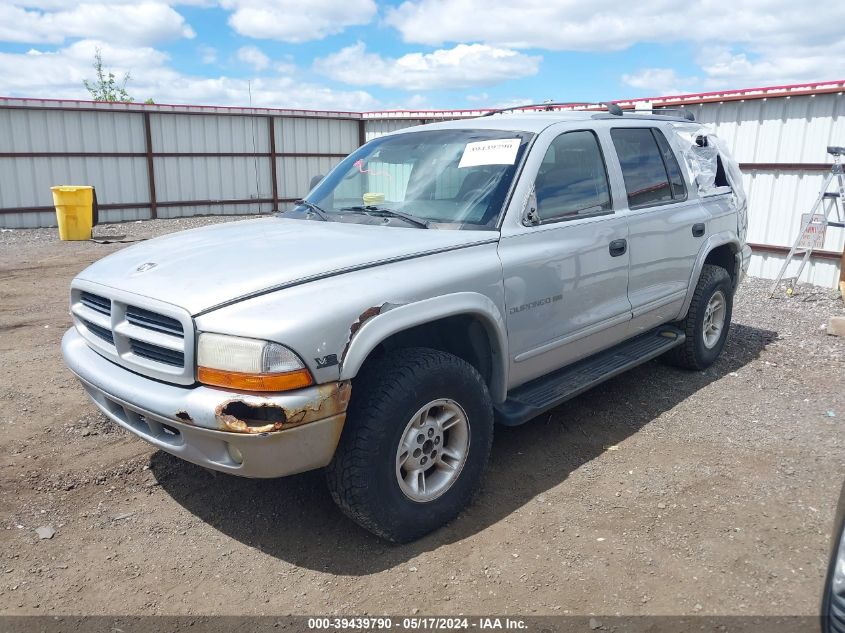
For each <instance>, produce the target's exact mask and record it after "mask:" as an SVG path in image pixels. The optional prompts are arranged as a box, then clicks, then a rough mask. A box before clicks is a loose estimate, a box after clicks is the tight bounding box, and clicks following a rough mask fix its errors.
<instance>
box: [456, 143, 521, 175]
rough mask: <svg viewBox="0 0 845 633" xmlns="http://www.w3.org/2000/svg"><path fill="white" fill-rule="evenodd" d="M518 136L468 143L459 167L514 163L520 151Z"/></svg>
mask: <svg viewBox="0 0 845 633" xmlns="http://www.w3.org/2000/svg"><path fill="white" fill-rule="evenodd" d="M519 142H520V141H519V139H518V138H503V139H498V140H495V141H478V142H477V143H467V146H466V147H465V148H464V154H463V156H461V162H460V163H458V167H459V168H460V167H476V166H478V165H513V164H514V162H515V161H516V153H517V152H518V151H519Z"/></svg>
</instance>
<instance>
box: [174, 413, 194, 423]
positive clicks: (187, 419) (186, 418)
mask: <svg viewBox="0 0 845 633" xmlns="http://www.w3.org/2000/svg"><path fill="white" fill-rule="evenodd" d="M176 418H177V419H178V420H179V421H180V422H184V423H185V424H193V423H194V419H193V418H192V417H191V414H190V413H188V412H187V411H177V412H176Z"/></svg>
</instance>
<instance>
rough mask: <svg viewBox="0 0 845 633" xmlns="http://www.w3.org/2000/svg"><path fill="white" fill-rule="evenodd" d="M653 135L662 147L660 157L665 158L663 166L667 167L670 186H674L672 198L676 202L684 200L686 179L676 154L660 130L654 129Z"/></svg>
mask: <svg viewBox="0 0 845 633" xmlns="http://www.w3.org/2000/svg"><path fill="white" fill-rule="evenodd" d="M651 133H652V134H654V138H655V139H656V140H657V145H658V147H660V155H661V156H662V157H663V164H664V165H665V166H666V173H667V174H668V175H669V184H670V185H672V198H673V199H675V200H683V199H684V198H686V197H687V187H686V185H685V184H684V177H683V176H682V175H681V167H680V165H678V159H677V158H675V152H673V151H672V147H671V146H670V145H669V142H668V141H667V140H666V137H665V136H663V132H661V131H660V130H655V129H652V130H651Z"/></svg>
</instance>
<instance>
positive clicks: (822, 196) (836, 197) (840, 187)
mask: <svg viewBox="0 0 845 633" xmlns="http://www.w3.org/2000/svg"><path fill="white" fill-rule="evenodd" d="M827 153H828V154H830V155H832V156H833V165H832V166H831V169H830V172H829V173H828V174H827V175H826V176H825V179H824V182H823V184H822V187H821V190H820V191H819V195H818V197H817V198H816V201H815V203H814V204H813V208H812V209H810V212H809V213H806V214H804V215H803V216H802V220H801V229H800V231H799V232H798V237H797V238H796V239H795V242H794V243H793V244H792V247H791V248H790V249H789V253H788V254H787V255H786V258H785V259H784V260H783V264H782V265H781V267H780V271H779V272H778V274H777V277H775V281H774V283H773V284H772V287H771V289H770V290H769V298H770V299H771V298H772V297H774V296H775V293H776V292H777V290H778V288H779V287H780V284H781V282H783V281H784V279H786V280H787V287H786V293H787V294H788V295H792V294H793V292H794V290H795V285H796V284H797V283H798V280H799V279H800V278H801V273H802V272H804V268H805V267H806V266H807V263H808V262H809V261H810V258H811V257H812V256H813V251H814V250H819V249H821V248H823V247H824V238H825V236H826V234H827V228H828V227H832V228H838V229H843V228H845V170H843V164H842V156H843V155H845V147H840V146H830V147H828V148H827ZM831 184H835V189H833V190H832V189H831ZM799 257H800V260H798V266H797V268H795V267H793V269H794V270H790V264H792V262H793V260H794V259H797V258H799ZM788 272H789V273H790V274H789V275H787V273H788ZM840 275H845V271H842V272H841V273H840ZM840 278H842V277H840ZM841 289H842V284H841V283H840V290H841Z"/></svg>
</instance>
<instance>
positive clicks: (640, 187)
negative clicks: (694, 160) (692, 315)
mask: <svg viewBox="0 0 845 633" xmlns="http://www.w3.org/2000/svg"><path fill="white" fill-rule="evenodd" d="M610 136H611V139H612V140H613V145H614V147H615V148H616V156H617V157H618V163H619V168H620V169H621V172H622V176H623V180H624V183H625V190H626V194H627V195H626V198H627V205H628V210H627V213H626V215H627V218H628V227H629V238H628V241H629V244H630V269H629V274H628V299H629V300H630V302H631V307H632V310H633V316H634V319H635V320H636V319H637V318H638V317H640V316H643V315H650V316H649V317H648V318H646V319H645V321H646V323H645V324H644V327H648V326H650V325H656V324H659V323H662V322H666V321H669V320H671V319H672V318H674V317H675V316H676V315H677V310H678V309H679V307H680V304H681V303H683V300H684V297H685V296H686V291H687V287H688V284H689V283H690V277H691V275H692V270H693V267H694V265H695V260H696V256H697V255H698V252H699V249H700V248H701V245H702V244H703V243H704V241H705V240H706V239H707V218H708V217H709V215H708V214H707V213H706V212H705V210H704V209H703V207H702V206H701V204H700V202H699V200H698V198H697V197H696V194H695V193H694V192H690V191H689V190H688V187H687V184H686V182H685V180H684V177H683V175H682V173H681V168H680V166H679V164H678V159H677V157H676V156H675V153H674V151H673V150H672V148H671V146H670V145H669V143H668V142H667V141H666V137H665V136H664V134H663V132H662V131H661V130H660V128H659V127H657V126H654V127H645V126H644V127H618V128H613V129H611V131H610ZM673 310H674V312H673Z"/></svg>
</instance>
